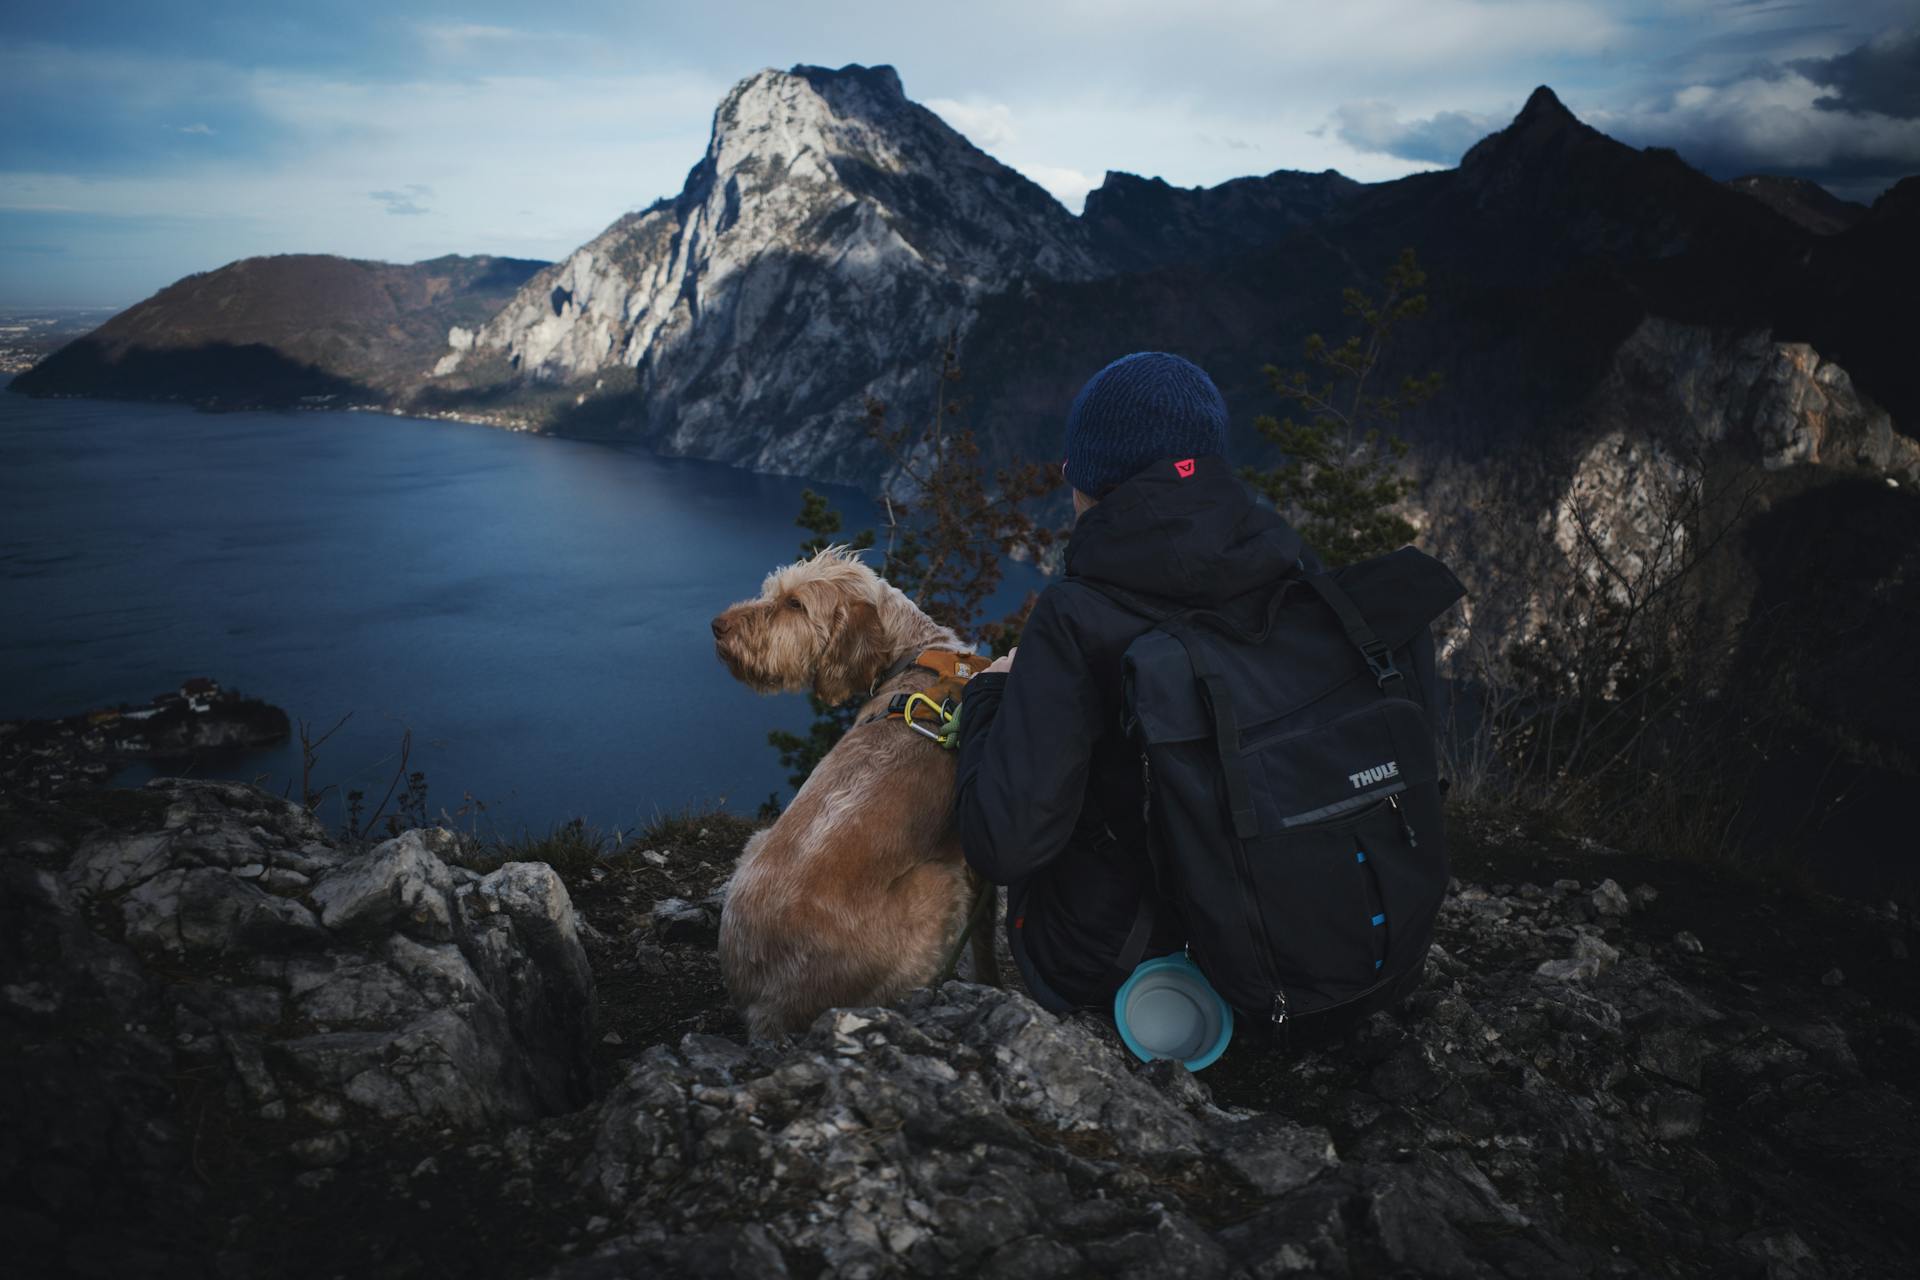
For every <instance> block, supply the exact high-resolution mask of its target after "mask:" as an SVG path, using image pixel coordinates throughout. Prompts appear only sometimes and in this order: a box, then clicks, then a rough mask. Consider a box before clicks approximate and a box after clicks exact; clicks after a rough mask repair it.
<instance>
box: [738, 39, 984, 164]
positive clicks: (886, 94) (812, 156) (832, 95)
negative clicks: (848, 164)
mask: <svg viewBox="0 0 1920 1280" xmlns="http://www.w3.org/2000/svg"><path fill="white" fill-rule="evenodd" d="M933 125H939V126H940V127H941V128H944V125H942V124H941V122H940V121H939V118H938V117H937V116H934V115H933V113H932V112H930V111H927V110H925V109H924V108H922V107H919V106H918V105H917V104H915V103H912V102H909V101H908V100H907V97H906V94H905V93H904V92H903V91H902V89H901V85H900V76H899V73H897V72H896V71H894V69H893V68H892V67H888V66H879V67H863V66H859V65H848V66H845V67H841V68H840V69H839V70H837V71H836V70H830V69H828V68H826V67H812V66H797V67H794V68H793V69H792V70H790V71H777V70H774V69H772V68H768V69H766V70H764V71H760V72H756V73H755V74H753V75H751V76H748V77H747V78H746V79H744V80H742V81H741V82H740V83H739V84H737V85H735V86H734V87H733V89H732V90H731V91H730V92H729V93H728V94H727V96H726V97H725V98H723V99H722V100H721V102H720V105H719V107H718V108H716V109H715V111H714V113H713V133H712V136H711V138H710V140H709V142H708V144H707V157H708V159H709V161H712V162H714V163H715V164H716V165H718V166H720V167H722V168H732V167H739V166H742V165H747V166H752V167H756V168H761V169H777V168H780V167H781V166H791V165H795V164H798V165H799V166H800V172H801V173H803V174H812V175H815V176H819V175H824V174H825V173H826V172H827V169H826V168H825V167H823V166H826V165H827V163H828V161H829V160H830V159H831V157H834V156H845V155H852V156H858V157H860V158H862V159H865V160H868V161H870V162H874V163H878V164H881V165H882V166H883V167H886V168H889V169H896V168H900V167H904V164H905V159H904V155H903V152H904V151H906V150H909V149H910V147H909V146H907V145H906V144H907V140H908V139H909V138H910V137H911V136H912V135H914V134H916V133H924V132H925V131H927V130H928V129H929V127H930V126H933ZM948 132H951V131H950V130H949V131H948ZM955 136H956V137H957V135H955Z"/></svg>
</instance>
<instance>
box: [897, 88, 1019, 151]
mask: <svg viewBox="0 0 1920 1280" xmlns="http://www.w3.org/2000/svg"><path fill="white" fill-rule="evenodd" d="M921 105H923V106H925V107H926V108H927V109H928V110H930V111H932V112H933V113H934V114H935V115H937V116H939V117H940V118H941V119H942V120H945V121H946V122H947V123H948V124H950V125H952V126H953V127H954V129H955V131H956V132H958V133H961V134H964V135H965V136H966V139H967V141H969V142H971V143H972V144H973V145H974V146H976V147H979V148H980V149H981V150H982V151H992V150H993V149H994V148H995V147H1001V146H1005V145H1007V144H1008V143H1011V142H1015V141H1017V140H1018V138H1019V130H1018V129H1016V128H1015V127H1014V123H1013V108H1011V107H1009V106H1008V105H1007V104H1006V103H1004V102H960V101H957V100H955V99H953V98H929V99H927V100H926V102H924V103H923V104H921Z"/></svg>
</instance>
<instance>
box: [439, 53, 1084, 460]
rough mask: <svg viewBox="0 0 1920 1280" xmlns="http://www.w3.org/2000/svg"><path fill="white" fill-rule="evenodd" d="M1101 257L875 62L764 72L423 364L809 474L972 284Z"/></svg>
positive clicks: (901, 377) (908, 384) (867, 449)
mask: <svg viewBox="0 0 1920 1280" xmlns="http://www.w3.org/2000/svg"><path fill="white" fill-rule="evenodd" d="M1101 270H1102V264H1101V262H1100V260H1099V258H1098V256H1097V255H1096V254H1095V253H1094V252H1092V251H1091V250H1090V249H1089V248H1088V246H1087V236H1086V234H1085V231H1084V229H1083V228H1082V227H1081V226H1080V225H1079V223H1078V222H1077V221H1076V220H1075V219H1074V217H1073V216H1072V215H1071V214H1069V213H1068V212H1067V211H1066V210H1065V209H1064V208H1062V207H1061V205H1060V203H1059V202H1058V201H1056V200H1055V199H1054V198H1053V197H1052V196H1049V195H1048V194H1047V193H1046V192H1045V191H1044V190H1042V189H1041V188H1040V187H1039V186H1038V185H1036V184H1035V183H1033V182H1032V181H1030V180H1029V179H1027V178H1026V177H1024V176H1022V175H1021V174H1019V173H1017V172H1015V171H1014V170H1012V169H1010V168H1008V167H1007V166H1005V165H1003V164H1001V163H1000V162H999V161H997V160H995V159H993V157H991V156H989V155H987V154H986V153H985V152H983V151H981V150H980V149H979V148H977V147H975V146H974V145H973V144H972V143H970V142H968V141H967V140H966V139H965V138H964V137H962V136H961V135H960V134H959V133H957V132H955V131H954V129H953V128H952V127H951V126H949V125H948V124H947V123H946V122H945V121H943V120H942V119H941V118H940V117H939V116H938V115H936V114H934V113H933V112H932V111H930V110H928V109H927V108H925V107H923V106H921V105H919V104H918V103H915V102H912V101H911V100H909V99H908V98H907V97H906V95H905V93H904V91H903V90H902V87H901V84H900V77H899V75H898V74H897V73H896V72H895V71H894V70H893V68H892V67H887V66H877V67H866V66H858V65H854V66H846V67H841V68H840V69H838V70H830V69H828V68H824V67H813V66H804V65H803V66H797V67H795V68H793V69H792V70H790V71H778V70H772V69H768V70H763V71H759V72H756V73H755V74H753V75H751V76H749V77H747V78H746V79H744V80H742V81H741V82H740V83H739V84H737V85H735V86H734V87H733V89H732V90H730V91H729V92H728V94H727V95H726V97H725V98H724V99H723V100H722V101H721V103H720V105H719V107H718V108H717V109H716V110H715V112H714V117H713V132H712V135H711V137H710V139H709V141H708V145H707V151H706V154H705V156H704V157H702V159H701V161H700V163H699V164H697V165H695V166H694V168H693V170H692V172H690V173H689V174H688V177H687V183H686V186H685V187H684V188H683V189H682V190H681V192H680V193H679V195H678V196H676V197H674V198H673V199H671V200H666V201H661V202H659V203H658V204H655V205H653V206H651V207H649V208H648V209H646V210H644V211H642V212H640V213H638V214H631V215H628V216H627V217H625V218H622V219H621V220H620V221H618V222H616V223H615V224H614V225H613V226H611V227H609V228H608V229H607V230H606V231H604V232H602V233H601V234H600V235H599V236H598V237H596V238H595V239H594V240H592V241H590V242H589V243H588V244H586V245H584V246H582V247H581V248H580V249H579V250H576V251H575V253H574V254H573V255H572V256H571V257H570V258H568V259H567V260H566V261H565V262H563V263H560V264H558V265H556V266H555V267H554V268H553V269H551V270H550V271H547V272H543V273H542V274H541V275H540V276H539V277H538V278H536V279H534V280H532V281H529V282H528V284H527V286H526V288H525V289H523V290H522V291H521V293H520V294H519V296H518V297H516V298H515V299H514V300H513V302H511V303H510V304H508V306H507V307H506V308H505V309H503V310H502V311H501V312H500V314H499V315H498V316H496V317H495V318H494V320H493V322H492V323H490V324H488V325H487V326H486V327H485V329H483V330H482V331H481V332H480V333H479V334H478V335H477V336H476V337H475V339H474V341H473V343H472V344H471V348H470V349H466V350H462V349H459V348H457V347H456V348H455V349H454V350H453V351H451V352H449V353H448V354H447V355H446V356H444V357H443V358H442V359H441V360H440V362H439V363H438V364H437V365H436V366H435V376H436V377H439V378H444V379H446V380H447V381H446V384H445V385H449V386H450V387H451V389H452V390H454V391H455V392H456V393H457V392H458V391H459V390H460V389H461V388H462V387H463V386H464V387H469V388H470V387H474V386H487V385H492V386H497V385H499V384H500V383H502V382H519V383H523V384H524V383H527V382H533V383H567V382H584V381H587V380H589V379H591V381H592V387H591V389H590V390H585V391H582V392H578V393H576V396H575V400H574V406H575V408H576V409H578V410H583V411H588V412H598V413H604V414H610V415H617V418H616V420H615V421H612V422H597V423H596V428H607V427H611V428H612V429H616V430H635V431H638V432H639V433H641V434H645V435H648V436H650V437H652V438H653V439H654V441H655V442H656V443H657V444H658V445H659V447H661V448H662V449H663V450H665V451H667V452H670V453H674V452H695V451H706V450H709V449H711V447H712V437H713V435H714V434H715V433H716V432H725V433H728V434H730V435H732V436H735V437H737V438H738V439H739V440H740V442H741V444H740V450H739V452H738V453H735V454H731V456H728V458H727V460H728V461H732V462H739V463H746V464H748V465H752V466H756V467H758V468H760V469H763V470H773V471H781V470H786V471H795V472H800V471H808V470H812V471H816V472H817V471H818V460H819V459H820V458H823V457H848V456H849V454H850V453H851V454H852V455H870V454H871V453H872V449H873V446H872V445H871V443H870V442H869V441H868V440H867V438H866V434H865V427H864V422H865V416H864V405H865V403H866V398H867V397H868V396H869V395H872V396H876V397H878V398H881V399H893V398H895V397H897V396H900V395H903V394H907V393H908V392H909V391H910V390H912V389H914V388H917V387H919V386H920V385H921V384H922V383H924V382H925V381H926V380H927V379H928V378H930V377H931V376H932V375H931V373H930V372H929V368H930V364H929V362H930V361H931V359H932V355H933V353H934V352H935V351H936V350H937V348H938V345H939V344H940V343H941V342H943V341H944V340H945V338H946V336H947V335H948V333H949V332H951V331H954V330H964V329H965V327H966V324H967V322H968V320H969V318H970V316H971V309H972V305H973V303H974V301H975V300H976V299H978V298H980V297H982V296H984V295H986V294H989V293H994V292H999V291H1002V290H1005V289H1007V288H1009V287H1010V286H1011V285H1013V284H1014V283H1015V282H1016V281H1018V280H1022V279H1032V278H1046V279H1055V280H1062V279H1064V280H1077V279H1086V278H1090V277H1092V276H1094V275H1097V274H1099V273H1100V271H1101ZM853 335H864V336H863V337H858V338H855V337H853ZM797 370H804V371H805V373H804V376H796V375H795V374H794V373H793V372H792V371H797ZM768 371H778V372H776V373H772V374H771V375H769V373H768ZM636 384H637V387H636ZM636 389H637V390H638V392H639V395H638V396H637V397H635V396H633V395H632V393H633V392H634V391H635V390H636ZM596 394H597V395H598V396H599V397H601V399H602V404H601V405H600V406H599V407H597V408H595V409H592V410H588V409H587V402H588V401H589V400H590V399H594V398H595V397H596ZM774 424H779V428H780V429H779V430H777V431H776V430H774V429H772V428H773V425H774ZM876 465H877V463H876V460H875V459H874V458H872V457H871V456H865V457H864V458H861V457H855V458H853V459H852V460H850V462H849V466H850V468H851V469H850V471H849V474H850V475H859V474H863V473H865V472H870V471H872V470H873V469H874V468H875V467H876Z"/></svg>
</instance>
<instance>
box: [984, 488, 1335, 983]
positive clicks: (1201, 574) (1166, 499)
mask: <svg viewBox="0 0 1920 1280" xmlns="http://www.w3.org/2000/svg"><path fill="white" fill-rule="evenodd" d="M1303 557H1304V558H1305V563H1306V567H1307V568H1309V569H1317V568H1318V567H1319V565H1318V563H1317V562H1316V561H1314V560H1313V559H1312V557H1311V555H1310V554H1309V553H1307V552H1306V551H1305V549H1304V548H1303V546H1302V544H1301V540H1300V536H1299V534H1297V533H1296V532H1294V530H1293V528H1292V527H1291V526H1289V525H1288V524H1287V523H1286V521H1284V520H1282V519H1281V518H1280V517H1279V516H1278V515H1277V514H1275V513H1274V512H1273V511H1272V510H1270V509H1268V508H1266V507H1263V506H1261V505H1260V504H1259V503H1258V502H1256V500H1255V499H1254V497H1253V495H1252V493H1251V492H1250V491H1249V490H1248V489H1247V488H1246V487H1245V486H1244V485H1243V484H1242V483H1241V482H1240V481H1239V479H1237V478H1236V477H1235V476H1234V474H1233V471H1232V468H1231V467H1230V466H1229V465H1228V464H1227V462H1226V461H1225V460H1224V459H1222V458H1218V457H1204V458H1200V459H1198V460H1196V462H1195V465H1194V467H1193V472H1192V474H1191V475H1190V476H1188V477H1182V476H1181V475H1180V474H1179V473H1178V471H1177V469H1176V467H1175V464H1174V463H1173V462H1171V461H1163V462H1156V463H1154V464H1152V465H1150V466H1148V467H1147V468H1146V469H1145V470H1143V471H1141V472H1140V473H1139V474H1138V475H1136V476H1134V477H1133V478H1132V479H1130V480H1128V481H1127V482H1126V483H1124V484H1122V485H1121V486H1119V487H1118V488H1117V489H1115V490H1114V491H1113V492H1112V493H1111V494H1109V495H1108V496H1107V497H1106V499H1104V500H1103V501H1102V502H1101V503H1100V504H1099V505H1098V506H1096V507H1094V508H1092V509H1091V510H1090V511H1088V512H1087V513H1086V515H1084V516H1082V517H1081V518H1080V521H1079V523H1078V524H1077V525H1076V526H1075V527H1074V530H1073V536H1072V537H1071V538H1070V539H1069V540H1068V542H1067V551H1066V571H1067V576H1066V578H1065V579H1064V580H1063V581H1060V582H1057V583H1054V584H1053V585H1052V586H1050V587H1048V588H1047V589H1046V590H1045V591H1044V592H1042V593H1041V595H1040V599H1039V602H1038V603H1037V604H1036V605H1035V606H1034V610H1033V615H1032V617H1031V618H1030V619H1029V620H1028V622H1027V625H1026V629H1025V631H1024V632H1023V633H1022V635H1021V638H1020V652H1019V656H1018V657H1017V658H1016V659H1015V661H1014V666H1013V670H1012V671H1011V672H1007V673H993V674H989V675H983V676H976V677H975V678H974V679H973V680H972V681H971V682H970V683H969V684H968V685H967V688H966V694H965V697H964V700H963V701H964V704H965V710H964V714H963V715H962V718H961V732H960V760H959V784H958V789H957V793H956V799H955V804H956V808H957V813H956V816H957V819H958V822H959V827H960V840H961V844H962V846H963V847H964V848H965V850H966V856H967V861H968V862H969V863H970V864H971V865H972V866H973V868H974V869H975V870H977V871H979V872H980V873H981V874H982V875H984V876H986V877H987V878H988V879H989V880H992V881H993V882H994V883H996V884H1004V885H1008V886H1011V893H1010V895H1009V896H1010V899H1011V902H1010V914H1011V915H1012V916H1013V917H1014V918H1016V919H1017V918H1019V917H1020V916H1021V914H1022V913H1023V908H1024V907H1025V905H1026V899H1027V898H1029V897H1030V896H1037V897H1038V899H1039V900H1040V902H1041V904H1042V905H1043V906H1044V908H1045V910H1046V912H1047V913H1048V915H1049V917H1050V919H1049V922H1048V927H1047V928H1046V929H1044V930H1032V931H1029V932H1028V933H1027V934H1026V941H1027V946H1028V950H1029V953H1030V955H1031V958H1032V961H1033V963H1034V964H1035V965H1036V966H1037V967H1038V968H1039V969H1040V970H1041V971H1042V972H1043V973H1044V974H1046V975H1047V977H1048V979H1049V980H1050V981H1052V982H1053V983H1054V985H1055V986H1056V987H1057V988H1059V990H1060V991H1061V992H1062V993H1063V994H1064V995H1065V996H1066V997H1067V998H1068V999H1069V1000H1070V1001H1072V1002H1074V1003H1088V1002H1094V1001H1097V1000H1099V999H1101V998H1102V997H1103V994H1104V995H1105V996H1110V995H1111V992H1112V989H1113V988H1114V987H1115V986H1117V984H1118V977H1117V975H1115V974H1114V973H1113V972H1112V970H1111V968H1110V966H1111V964H1112V962H1113V960H1114V957H1115V956H1117V955H1118V953H1119V951H1120V949H1121V946H1122V944H1123V943H1124V941H1125V939H1126V936H1127V932H1128V930H1129V929H1130V928H1131V927H1132V924H1133V920H1134V915H1135V912H1136V909H1137V907H1138V902H1139V895H1140V894H1141V893H1142V892H1145V891H1147V890H1148V888H1149V886H1150V885H1151V873H1150V871H1149V870H1148V863H1147V861H1146V856H1145V851H1146V829H1145V825H1144V822H1143V818H1142V812H1143V802H1144V800H1145V795H1144V790H1143V782H1142V778H1141V772H1140V759H1139V755H1138V754H1137V752H1135V751H1134V750H1133V748H1132V747H1131V746H1130V745H1129V744H1128V743H1127V741H1126V740H1125V738H1124V737H1122V735H1121V733H1120V667H1121V655H1122V654H1123V653H1124V652H1125V651H1126V648H1127V646H1128V645H1129V644H1130V643H1131V642H1132V641H1133V640H1134V638H1135V637H1136V636H1138V635H1140V634H1141V633H1142V632H1144V631H1146V630H1148V629H1149V628H1150V627H1151V626H1152V625H1153V622H1152V620H1151V619H1150V618H1148V617H1146V616H1144V615H1143V614H1141V613H1138V612H1134V611H1131V610H1129V609H1126V608H1124V607H1122V606H1121V605H1119V604H1117V603H1115V602H1114V601H1113V600H1112V599H1111V598H1109V597H1108V596H1106V595H1104V594H1102V593H1101V592H1100V591H1098V590H1096V589H1094V588H1093V587H1092V586H1089V585H1088V584H1089V583H1097V584H1103V585H1107V586H1110V587H1115V588H1119V589H1120V590H1121V591H1122V592H1123V593H1130V594H1132V595H1138V596H1147V597H1151V598H1153V599H1154V600H1155V601H1158V602H1162V603H1165V604H1171V605H1175V606H1204V607H1206V608H1209V609H1213V610H1216V611H1218V612H1220V613H1223V614H1226V615H1227V616H1228V617H1230V618H1233V617H1244V618H1247V619H1248V620H1249V622H1251V621H1253V620H1255V619H1257V618H1258V617H1259V615H1260V614H1261V612H1262V611H1263V609H1264V606H1265V604H1266V603H1267V601H1268V600H1269V599H1270V598H1271V595H1272V590H1273V587H1274V585H1275V584H1276V583H1277V582H1278V580H1279V579H1281V578H1282V577H1284V576H1286V575H1287V574H1289V573H1291V572H1293V571H1294V570H1295V569H1296V568H1297V567H1299V566H1300V564H1301V562H1302V560H1303ZM1108 833H1111V838H1110V839H1109V837H1108ZM1160 920H1161V921H1163V922H1164V923H1163V925H1161V926H1159V927H1156V931H1155V939H1154V941H1155V944H1156V948H1155V950H1153V951H1150V952H1149V953H1148V954H1158V953H1159V951H1160V950H1162V949H1171V948H1173V947H1177V946H1179V945H1180V943H1181V942H1182V941H1184V939H1182V938H1180V937H1178V936H1176V935H1177V933H1178V929H1179V925H1178V922H1177V921H1171V920H1168V919H1167V917H1166V913H1165V912H1162V913H1160ZM1109 979H1111V980H1109Z"/></svg>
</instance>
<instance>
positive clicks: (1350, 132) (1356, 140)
mask: <svg viewBox="0 0 1920 1280" xmlns="http://www.w3.org/2000/svg"><path fill="white" fill-rule="evenodd" d="M1508 119H1509V117H1507V116H1501V115H1482V114H1479V113H1477V112H1468V111H1441V112H1437V113H1435V114H1434V115H1431V116H1428V117H1427V118H1426V119H1424V120H1402V119H1401V118H1400V112H1399V110H1398V108H1396V107H1395V106H1394V105H1393V104H1392V103H1391V102H1381V101H1378V100H1368V101H1365V102H1344V103H1341V104H1340V106H1338V107H1337V108H1335V109H1334V113H1333V120H1332V122H1331V124H1330V125H1329V126H1328V127H1330V128H1331V129H1332V130H1333V132H1334V134H1335V136H1337V137H1338V138H1340V140H1341V141H1343V142H1346V143H1349V144H1350V145H1352V146H1354V147H1357V148H1359V149H1360V150H1362V151H1370V152H1379V153H1380V154H1382V155H1389V156H1399V157H1401V158H1402V159H1406V160H1423V161H1426V162H1427V163H1429V164H1438V165H1453V164H1457V163H1459V160H1460V157H1461V156H1462V155H1463V154H1465V152H1466V150H1467V148H1469V147H1471V146H1472V145H1473V144H1474V143H1476V142H1478V141H1479V140H1480V139H1482V138H1484V137H1486V136H1487V135H1488V134H1489V133H1492V132H1494V131H1495V130H1496V129H1502V128H1505V127H1506V124H1507V120H1508Z"/></svg>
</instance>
